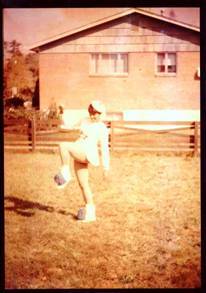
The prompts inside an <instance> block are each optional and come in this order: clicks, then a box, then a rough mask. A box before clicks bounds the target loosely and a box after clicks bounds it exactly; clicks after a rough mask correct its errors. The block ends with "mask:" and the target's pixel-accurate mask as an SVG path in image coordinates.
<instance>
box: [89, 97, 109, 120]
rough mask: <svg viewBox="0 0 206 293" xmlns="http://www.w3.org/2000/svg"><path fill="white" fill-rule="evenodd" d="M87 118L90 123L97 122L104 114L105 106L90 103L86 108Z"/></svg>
mask: <svg viewBox="0 0 206 293" xmlns="http://www.w3.org/2000/svg"><path fill="white" fill-rule="evenodd" d="M88 112H89V116H90V118H91V120H92V121H99V120H100V119H101V116H102V114H103V113H105V106H104V105H103V103H102V102H100V101H92V102H91V103H90V105H89V107H88Z"/></svg>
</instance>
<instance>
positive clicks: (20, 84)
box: [4, 40, 38, 100]
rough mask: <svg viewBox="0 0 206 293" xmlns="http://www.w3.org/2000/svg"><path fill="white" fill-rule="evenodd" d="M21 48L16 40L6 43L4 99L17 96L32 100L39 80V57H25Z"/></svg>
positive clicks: (32, 54)
mask: <svg viewBox="0 0 206 293" xmlns="http://www.w3.org/2000/svg"><path fill="white" fill-rule="evenodd" d="M20 46H21V44H20V43H18V42H17V41H15V40H13V41H11V42H4V97H5V98H8V97H11V96H12V95H14V94H16V95H20V96H22V97H23V98H24V99H29V100H31V99H32V96H33V93H34V90H35V84H36V80H37V79H38V55H37V54H36V53H29V54H27V55H24V54H23V53H22V52H21V51H20ZM15 90H16V92H15Z"/></svg>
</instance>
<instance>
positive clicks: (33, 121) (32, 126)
mask: <svg viewBox="0 0 206 293" xmlns="http://www.w3.org/2000/svg"><path fill="white" fill-rule="evenodd" d="M31 138H32V152H34V151H35V149H36V117H35V115H33V116H32V121H31Z"/></svg>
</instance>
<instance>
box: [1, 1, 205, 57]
mask: <svg viewBox="0 0 206 293" xmlns="http://www.w3.org/2000/svg"><path fill="white" fill-rule="evenodd" d="M127 9H128V8H126V7H119V8H118V7H115V8H111V7H109V8H4V9H3V40H4V41H12V40H16V41H17V42H19V43H21V44H22V47H21V50H22V51H23V52H24V51H25V52H26V51H28V49H29V48H30V47H32V46H35V43H37V42H40V41H43V40H46V39H48V38H50V37H54V36H55V35H58V34H60V33H64V32H66V31H69V30H71V29H74V28H77V27H80V26H83V25H85V24H88V23H90V22H92V21H96V20H98V19H101V18H104V17H107V16H110V15H112V14H115V13H118V12H121V11H123V10H127ZM145 9H148V10H150V11H151V12H156V13H159V14H160V11H161V10H162V11H163V13H164V15H165V16H168V17H171V15H172V16H173V17H175V18H176V19H177V20H180V21H183V22H186V23H189V24H192V25H195V26H199V17H200V16H199V8H191V7H190V8H186V7H184V8H183V7H180V8H179V7H178V8H161V7H158V8H145ZM171 11H173V12H172V14H171Z"/></svg>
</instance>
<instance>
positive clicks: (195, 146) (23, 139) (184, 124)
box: [4, 117, 200, 156]
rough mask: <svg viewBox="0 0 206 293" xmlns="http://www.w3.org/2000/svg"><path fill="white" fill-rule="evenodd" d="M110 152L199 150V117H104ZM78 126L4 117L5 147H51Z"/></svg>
mask: <svg viewBox="0 0 206 293" xmlns="http://www.w3.org/2000/svg"><path fill="white" fill-rule="evenodd" d="M105 123H106V124H107V126H108V129H109V133H110V139H109V146H110V149H111V152H113V151H118V150H135V151H139V152H140V151H143V152H145V151H154V152H163V151H168V152H191V153H192V154H194V155H195V156H196V155H199V154H200V123H199V122H198V121H192V122H191V121H123V120H120V121H105ZM78 135H79V132H78V131H77V130H62V129H61V127H60V121H59V120H55V119H53V120H51V119H50V120H48V121H41V120H39V119H36V118H35V117H34V118H33V119H32V120H30V121H28V120H26V119H18V120H16V119H7V120H5V121H4V147H5V149H28V150H31V151H36V150H51V149H52V150H53V149H57V147H58V144H59V143H60V142H61V141H74V140H75V139H76V138H77V137H78Z"/></svg>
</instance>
